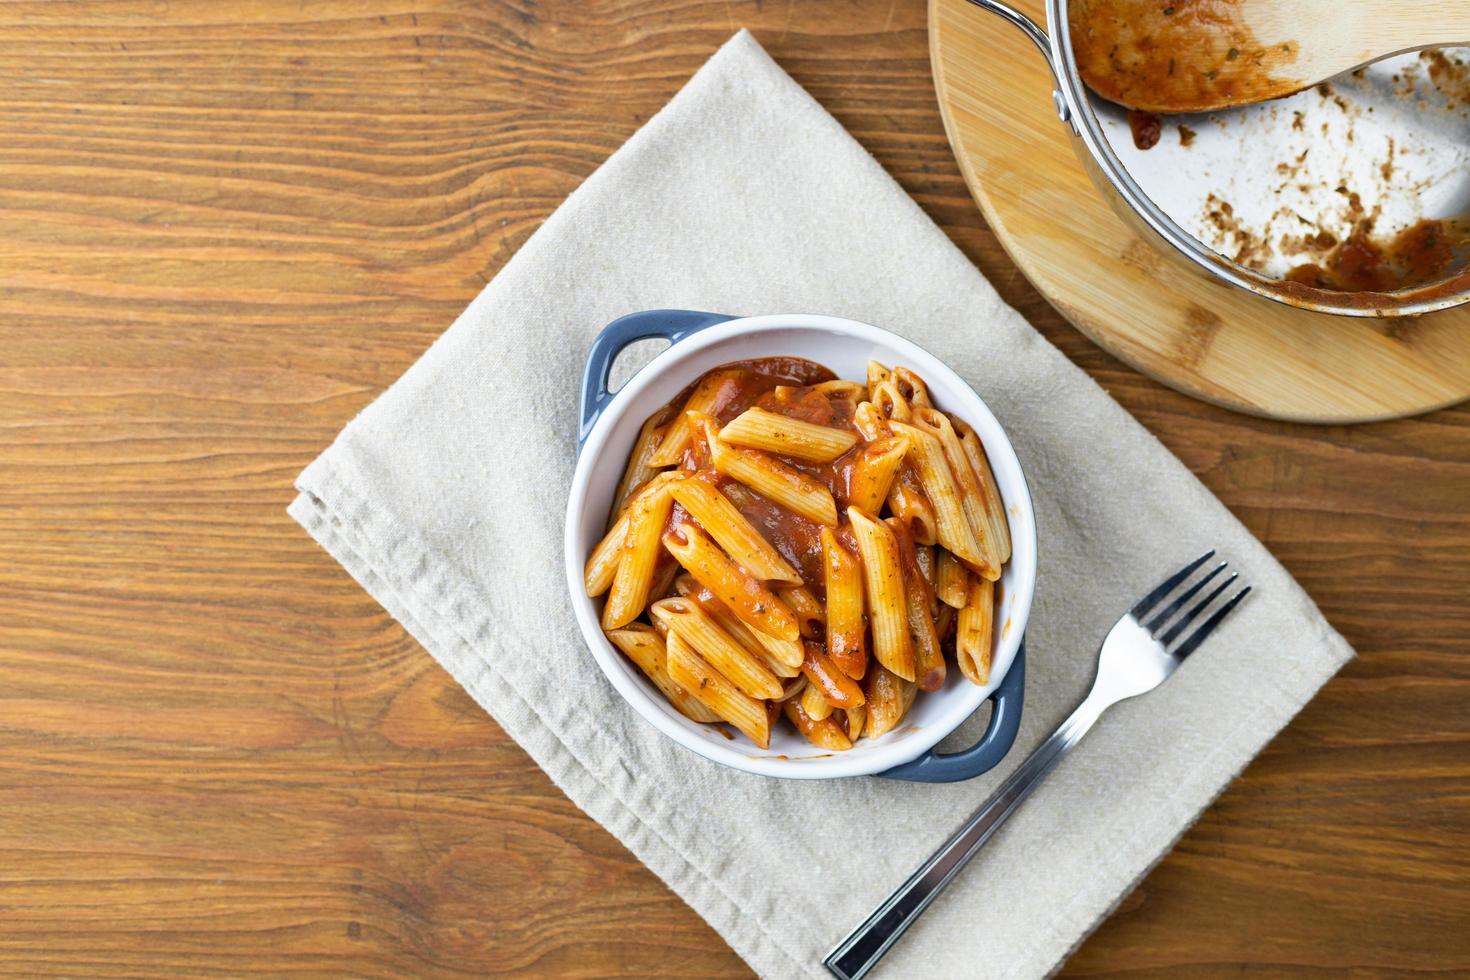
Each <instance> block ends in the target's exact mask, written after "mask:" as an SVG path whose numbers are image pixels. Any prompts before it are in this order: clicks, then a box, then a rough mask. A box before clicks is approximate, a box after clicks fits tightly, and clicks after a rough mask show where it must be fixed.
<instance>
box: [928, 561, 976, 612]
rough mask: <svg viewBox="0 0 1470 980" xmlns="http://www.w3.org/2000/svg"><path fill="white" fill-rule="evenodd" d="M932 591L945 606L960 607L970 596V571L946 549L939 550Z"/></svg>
mask: <svg viewBox="0 0 1470 980" xmlns="http://www.w3.org/2000/svg"><path fill="white" fill-rule="evenodd" d="M934 592H935V593H936V594H937V595H938V596H939V601H940V602H942V603H944V604H945V605H946V606H951V607H953V608H955V609H961V608H963V607H964V605H965V603H966V602H968V601H969V598H970V573H969V572H967V571H965V566H963V565H961V564H960V563H959V560H958V559H957V558H955V556H954V555H952V554H950V553H949V552H947V551H940V552H939V567H938V569H937V570H936V578H935V581H934Z"/></svg>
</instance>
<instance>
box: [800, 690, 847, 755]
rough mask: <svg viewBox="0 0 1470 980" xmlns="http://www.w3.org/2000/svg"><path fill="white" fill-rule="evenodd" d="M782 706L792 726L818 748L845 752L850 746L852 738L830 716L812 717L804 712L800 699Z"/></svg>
mask: <svg viewBox="0 0 1470 980" xmlns="http://www.w3.org/2000/svg"><path fill="white" fill-rule="evenodd" d="M808 690H810V688H808ZM783 708H784V710H785V712H786V717H787V718H788V719H789V720H790V721H791V725H792V727H793V728H795V729H796V730H797V731H798V732H801V734H802V735H804V736H806V740H807V741H808V742H811V743H812V744H813V745H815V746H817V747H818V748H822V749H828V750H830V751H832V752H846V751H847V750H848V749H850V748H852V739H850V738H848V737H847V733H846V732H845V731H843V730H842V726H841V725H839V724H837V722H835V721H833V720H832V719H831V718H830V717H825V716H824V717H822V718H813V717H812V716H811V715H809V714H808V713H807V712H806V710H805V709H804V707H803V706H802V703H801V700H800V699H797V700H794V701H787V702H786V704H785V705H784V706H783Z"/></svg>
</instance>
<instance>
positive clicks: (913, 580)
mask: <svg viewBox="0 0 1470 980" xmlns="http://www.w3.org/2000/svg"><path fill="white" fill-rule="evenodd" d="M885 523H886V524H888V527H889V530H891V531H892V532H893V537H894V540H896V541H897V542H898V556H899V562H900V565H901V567H902V568H903V589H904V603H905V606H906V609H907V613H908V629H909V638H910V639H911V640H912V641H913V647H914V680H915V681H916V682H917V683H918V685H919V690H921V691H937V690H939V689H940V688H941V687H943V686H944V653H943V652H942V651H941V650H940V649H939V634H938V633H937V632H935V629H934V618H933V616H934V613H933V611H932V610H933V608H934V593H933V592H931V591H930V589H929V583H928V582H926V581H925V580H924V576H923V574H922V573H920V571H919V562H918V558H917V556H916V554H915V552H914V540H913V538H911V537H909V532H908V530H907V529H906V528H905V527H904V526H903V523H902V522H901V521H899V520H898V519H897V518H893V517H890V518H888V520H887V521H886V522H885Z"/></svg>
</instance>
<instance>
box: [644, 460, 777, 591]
mask: <svg viewBox="0 0 1470 980" xmlns="http://www.w3.org/2000/svg"><path fill="white" fill-rule="evenodd" d="M709 475H710V476H713V474H709ZM704 476H705V474H704V472H703V471H701V473H699V474H697V475H695V476H693V477H691V478H689V479H686V480H679V481H678V482H676V483H673V484H671V485H670V487H669V492H670V493H672V494H673V495H674V499H675V500H677V501H678V502H679V505H680V506H681V507H683V508H684V509H685V510H687V511H688V512H689V516H690V517H693V518H694V519H695V520H696V521H698V522H699V526H700V527H702V528H704V530H705V531H706V532H707V533H708V534H709V536H710V537H712V538H714V539H715V543H716V544H718V545H719V546H720V547H721V548H723V549H725V553H726V554H728V555H729V556H730V557H731V558H733V559H734V560H735V561H736V562H737V563H738V564H739V565H740V566H741V567H743V568H744V569H745V570H746V571H747V572H749V573H750V574H751V575H753V576H755V577H756V578H758V579H765V580H767V581H774V582H794V583H797V584H800V583H801V576H800V575H799V574H797V571H796V569H794V568H792V567H791V566H790V565H789V564H788V563H787V562H786V559H784V558H782V557H781V554H780V552H778V551H777V550H776V549H775V548H774V547H772V546H771V543H770V542H769V541H767V540H766V539H765V538H763V537H761V535H760V532H759V531H757V530H756V529H755V528H754V527H752V526H751V524H750V522H749V521H747V520H746V519H745V517H744V516H743V515H742V514H741V513H740V511H739V510H737V509H736V508H735V505H734V504H732V503H730V501H729V498H727V497H726V496H725V495H724V494H722V493H720V491H719V490H718V489H716V488H715V486H714V484H713V483H712V482H710V481H709V480H708V479H706V478H704Z"/></svg>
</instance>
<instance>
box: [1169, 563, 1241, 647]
mask: <svg viewBox="0 0 1470 980" xmlns="http://www.w3.org/2000/svg"><path fill="white" fill-rule="evenodd" d="M1238 578H1240V574H1239V573H1236V574H1234V575H1232V576H1230V577H1229V578H1227V579H1226V580H1225V581H1223V582H1221V583H1220V584H1219V585H1218V586H1216V587H1215V591H1213V592H1211V593H1210V594H1209V595H1207V596H1205V597H1204V598H1203V599H1201V600H1200V601H1199V602H1197V603H1195V605H1194V608H1193V609H1191V610H1189V611H1188V612H1187V613H1185V614H1184V615H1183V616H1180V617H1179V621H1178V622H1176V623H1175V624H1174V625H1173V626H1170V627H1169V630H1168V632H1166V633H1165V634H1164V635H1163V636H1159V637H1155V639H1157V640H1158V641H1159V642H1160V643H1162V644H1163V645H1164V646H1168V645H1169V644H1170V643H1173V642H1174V641H1175V640H1177V639H1179V635H1180V634H1181V633H1183V632H1184V631H1185V630H1186V629H1187V628H1188V627H1189V624H1190V623H1192V622H1194V620H1195V617H1197V616H1198V615H1199V614H1200V613H1202V612H1204V611H1205V610H1206V609H1207V608H1209V605H1210V603H1212V602H1214V601H1215V600H1216V599H1218V598H1220V593H1222V592H1224V591H1225V590H1226V589H1228V588H1230V584H1231V583H1232V582H1234V581H1235V580H1236V579H1238Z"/></svg>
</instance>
